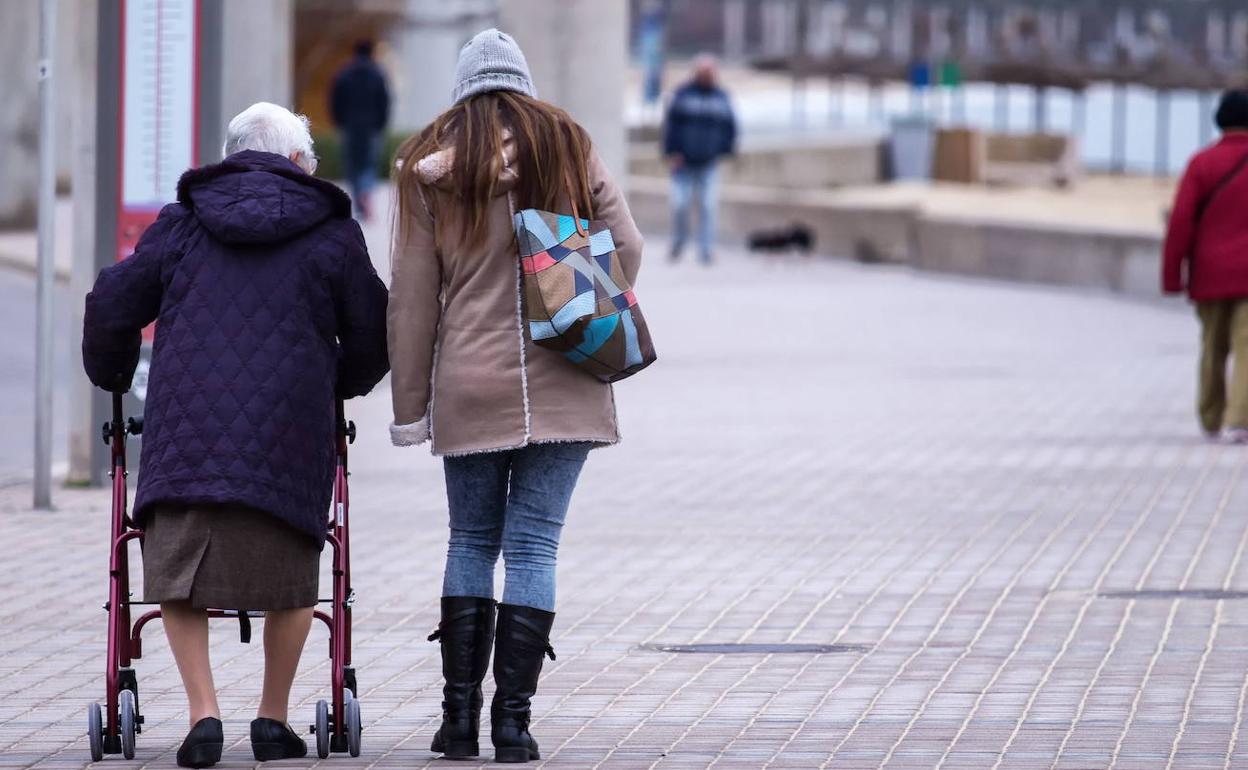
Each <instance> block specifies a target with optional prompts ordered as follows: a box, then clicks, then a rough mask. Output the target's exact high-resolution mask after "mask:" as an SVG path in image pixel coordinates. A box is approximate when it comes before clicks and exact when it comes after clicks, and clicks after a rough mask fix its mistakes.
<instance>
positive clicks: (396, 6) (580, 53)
mask: <svg viewBox="0 0 1248 770" xmlns="http://www.w3.org/2000/svg"><path fill="white" fill-rule="evenodd" d="M118 1H119V0H78V1H77V2H73V3H61V4H60V14H59V17H58V27H59V29H58V44H59V45H58V48H59V52H58V55H57V61H56V72H57V76H58V80H57V86H58V89H59V90H58V101H59V103H60V105H61V106H60V108H59V111H60V114H61V115H62V117H63V119H62V120H61V121H59V125H61V126H62V129H61V131H60V132H59V137H58V142H59V147H60V151H59V152H58V156H59V157H58V161H59V166H60V169H61V177H62V181H63V183H64V185H68V184H69V183H71V181H72V178H73V177H76V176H80V174H79V173H78V171H79V170H80V169H78V170H76V169H75V167H76V166H80V164H81V163H82V161H83V158H84V154H83V153H84V149H83V144H84V143H86V144H88V145H89V144H90V141H89V137H90V135H91V134H92V133H93V127H92V126H93V112H94V105H93V104H84V103H82V102H81V98H82V96H83V95H84V94H90V93H93V91H92V90H91V89H90V88H89V87H88V88H86V89H85V90H84V88H83V87H82V84H84V83H87V81H91V80H93V79H94V78H95V67H94V59H93V57H94V53H93V52H94V50H95V45H94V37H95V34H96V31H95V30H96V27H95V17H96V12H97V9H98V8H99V6H100V3H109V2H111V3H116V2H118ZM159 1H160V0H157V2H159ZM215 1H216V0H213V2H215ZM627 9H628V6H627V0H559V1H558V2H556V1H555V0H264V2H243V1H242V0H238V1H237V2H233V1H231V2H221V3H220V10H221V15H222V17H223V22H222V23H223V27H224V44H223V51H222V54H223V55H222V56H221V57H220V58H221V63H220V67H221V72H220V74H219V76H220V79H221V89H220V91H221V94H220V102H221V103H220V104H219V105H217V104H214V105H210V108H211V110H212V111H213V112H216V113H219V114H220V115H221V116H224V117H225V118H228V116H230V115H233V114H235V113H237V112H238V111H239V110H241V109H242V108H243V107H245V106H247V105H248V104H251V103H253V102H256V101H260V100H265V101H272V102H276V103H278V104H286V105H292V106H295V107H296V108H297V109H299V110H301V111H303V112H305V113H306V114H308V115H309V117H310V118H311V119H312V121H313V125H314V128H315V129H317V130H319V131H327V130H331V126H330V125H329V120H328V114H327V112H328V111H327V108H326V93H327V91H328V86H329V82H330V81H331V79H332V77H333V73H334V72H335V71H336V70H337V68H338V67H339V66H341V65H342V63H343V62H344V61H346V59H347V58H349V57H350V55H351V48H352V46H353V44H354V43H355V42H356V41H358V40H360V39H361V38H369V39H372V40H375V41H377V42H378V43H379V57H380V58H381V61H382V64H383V66H384V67H385V68H386V70H387V71H388V73H389V74H390V77H391V81H392V84H393V91H394V119H393V123H392V129H393V131H394V132H396V133H398V134H404V133H411V132H413V131H416V130H419V129H420V128H421V127H423V126H424V125H425V124H426V123H427V122H428V121H429V120H430V119H431V118H432V117H434V116H435V115H437V114H438V113H439V112H440V111H441V110H443V109H445V108H446V107H447V106H449V103H450V93H451V89H452V86H453V80H454V72H455V59H456V56H457V54H458V52H459V48H460V47H461V46H462V45H463V44H464V43H465V42H466V41H467V40H468V39H469V38H470V37H471V36H472V35H473V34H475V33H476V32H479V31H480V30H482V29H484V28H487V27H489V26H492V25H498V26H501V27H504V28H506V29H508V30H509V31H510V32H512V33H513V34H514V35H515V36H516V38H517V39H518V40H519V41H520V43H521V45H522V46H523V47H524V48H525V50H526V52H527V53H528V56H529V58H530V61H531V64H532V66H533V71H534V77H535V79H536V81H537V85H538V89H539V91H540V92H541V94H542V96H543V97H544V98H546V99H548V100H550V101H553V102H555V103H557V104H560V105H561V106H564V107H566V108H568V109H569V110H570V111H571V112H572V113H573V114H574V115H575V116H576V117H577V118H578V119H579V120H581V121H582V122H583V123H585V124H586V125H587V127H588V128H589V129H590V131H591V133H592V134H593V135H594V138H595V141H596V142H597V143H598V145H599V150H600V151H601V152H602V154H603V156H604V157H605V158H606V159H607V161H608V163H609V165H611V166H612V167H613V168H616V169H617V170H619V171H621V172H622V171H623V168H624V129H623V106H622V104H621V95H622V93H623V88H624V81H625V74H626V70H627V58H626V57H627V51H628V42H627V34H628V10H627ZM38 25H39V4H38V3H36V2H24V1H18V0H13V1H12V2H3V3H0V72H3V73H4V76H3V77H0V97H3V99H4V103H5V105H6V109H5V110H4V112H3V114H0V168H3V169H4V170H5V174H4V179H2V180H0V228H29V227H32V226H33V223H34V215H35V208H34V205H35V204H34V201H35V182H36V177H35V173H36V162H37V157H38V152H37V144H38V82H37V79H36V75H35V73H36V66H37V62H36V58H37V50H36V45H37V41H38V38H39V35H38ZM88 85H89V83H88ZM75 137H80V138H81V140H82V141H79V140H78V139H76V138H75ZM88 149H89V148H88ZM86 156H87V157H89V152H87V155H86ZM203 160H205V161H207V160H211V158H204V159H203ZM71 172H72V173H71Z"/></svg>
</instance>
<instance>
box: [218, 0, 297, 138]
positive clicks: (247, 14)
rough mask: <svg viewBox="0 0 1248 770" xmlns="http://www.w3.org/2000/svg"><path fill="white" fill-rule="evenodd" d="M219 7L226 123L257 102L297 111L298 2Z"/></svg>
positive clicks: (270, 1) (278, 0) (280, 0)
mask: <svg viewBox="0 0 1248 770" xmlns="http://www.w3.org/2000/svg"><path fill="white" fill-rule="evenodd" d="M221 6H222V10H223V13H224V18H223V28H224V29H223V34H224V39H225V45H224V46H222V48H223V57H222V59H223V61H222V63H221V66H222V73H221V75H222V82H221V102H222V104H221V114H222V115H223V116H224V119H225V120H226V121H228V120H229V119H230V118H232V117H233V116H235V115H237V114H238V113H240V112H242V111H243V110H244V109H246V108H247V107H249V106H251V105H252V104H255V103H256V102H273V103H274V104H280V105H282V106H283V107H292V108H293V107H294V67H295V59H294V33H295V14H294V0H264V2H258V3H253V2H236V0H229V2H223V3H222V4H221ZM202 160H203V161H204V162H209V161H212V160H215V159H214V158H203V159H202Z"/></svg>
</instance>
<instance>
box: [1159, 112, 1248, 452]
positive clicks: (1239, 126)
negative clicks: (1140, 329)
mask: <svg viewBox="0 0 1248 770" xmlns="http://www.w3.org/2000/svg"><path fill="white" fill-rule="evenodd" d="M1216 122H1217V125H1218V127H1219V128H1220V129H1221V130H1222V137H1221V138H1220V139H1219V140H1218V141H1217V142H1216V143H1214V144H1213V145H1211V146H1210V147H1208V148H1206V149H1204V150H1202V151H1201V152H1199V153H1197V154H1196V156H1195V157H1194V158H1192V160H1191V162H1190V163H1189V164H1188V167H1187V171H1186V172H1185V173H1184V174H1183V180H1182V182H1181V183H1180V184H1179V190H1178V194H1177V196H1176V198H1175V202H1174V208H1173V210H1172V212H1171V214H1170V226H1169V229H1168V231H1167V233H1166V244H1165V258H1164V262H1163V268H1162V288H1163V289H1164V291H1165V292H1166V293H1167V294H1177V293H1179V292H1181V291H1183V290H1184V289H1186V290H1187V293H1188V296H1190V297H1191V299H1192V301H1193V302H1194V303H1195V304H1196V313H1197V316H1198V317H1199V318H1200V325H1201V357H1200V387H1199V403H1198V411H1199V414H1200V423H1201V426H1202V427H1203V428H1204V429H1205V432H1206V433H1207V434H1208V435H1209V436H1210V437H1211V438H1216V437H1217V436H1219V435H1220V434H1222V432H1223V429H1224V428H1225V437H1226V439H1227V440H1229V441H1231V442H1233V443H1237V444H1248V216H1245V215H1244V209H1245V207H1246V206H1248V91H1243V90H1235V91H1228V92H1227V93H1226V94H1224V95H1223V97H1222V100H1221V103H1220V104H1219V106H1218V112H1217V116H1216ZM1228 356H1230V357H1233V359H1234V362H1233V366H1232V375H1231V379H1230V385H1229V387H1228V385H1227V381H1226V368H1227V358H1228Z"/></svg>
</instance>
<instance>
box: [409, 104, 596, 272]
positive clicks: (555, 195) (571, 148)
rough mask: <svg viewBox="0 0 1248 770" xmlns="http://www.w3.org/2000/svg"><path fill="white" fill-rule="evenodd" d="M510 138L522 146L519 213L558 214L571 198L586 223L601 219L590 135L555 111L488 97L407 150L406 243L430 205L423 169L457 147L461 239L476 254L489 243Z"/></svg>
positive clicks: (443, 118) (429, 129)
mask: <svg viewBox="0 0 1248 770" xmlns="http://www.w3.org/2000/svg"><path fill="white" fill-rule="evenodd" d="M504 131H509V132H510V134H511V141H512V142H514V147H515V161H514V163H513V164H512V168H513V169H514V170H515V171H516V173H517V176H518V180H517V184H516V189H515V195H516V199H517V205H518V207H519V208H530V207H532V208H540V209H545V210H547V211H556V210H557V209H558V205H559V201H560V200H561V199H562V198H564V196H568V197H570V198H571V200H572V201H574V203H575V205H576V207H577V209H578V211H577V213H579V214H580V215H581V217H584V218H591V219H592V218H593V216H594V214H593V200H592V196H591V194H590V183H589V173H588V159H589V151H590V139H589V134H587V133H586V132H585V129H583V128H581V126H580V125H579V124H578V123H577V122H576V121H575V120H573V119H572V116H571V115H569V114H568V113H567V112H565V111H564V110H561V109H559V108H558V107H555V106H554V105H551V104H547V103H546V102H542V101H539V100H537V99H534V98H532V97H529V96H526V95H524V94H520V93H516V92H514V91H488V92H486V93H481V94H477V95H476V96H471V97H469V98H467V99H465V100H464V101H462V102H459V103H458V104H456V105H455V106H453V107H451V108H450V109H449V110H447V111H446V112H444V113H442V114H441V115H439V116H438V117H437V118H436V119H434V121H433V122H432V123H430V124H429V125H428V126H426V127H425V129H424V130H423V131H421V132H420V133H419V134H417V135H415V136H413V137H411V138H410V139H408V140H407V141H406V142H404V143H403V144H402V146H400V147H399V150H398V153H397V155H396V164H395V167H394V168H395V171H394V180H395V184H396V186H397V187H398V190H399V208H398V212H397V213H398V217H399V223H400V227H399V234H400V238H401V239H406V227H407V223H408V222H409V221H410V217H411V215H412V213H413V212H415V211H417V210H418V208H417V207H420V206H422V205H423V204H422V203H421V201H420V198H419V197H418V196H420V195H421V194H423V193H424V192H426V191H424V190H422V189H420V187H423V185H424V182H423V181H422V180H421V179H420V175H419V174H418V173H417V169H416V164H417V163H419V162H420V160H421V159H422V158H425V157H427V156H429V155H432V154H433V153H435V152H438V151H440V150H444V149H447V148H449V147H453V148H454V150H455V161H454V165H453V167H452V169H451V177H452V181H453V188H452V189H453V191H454V195H455V198H456V199H457V203H456V205H457V206H459V207H462V209H461V212H460V213H461V216H460V218H459V221H460V223H461V228H462V230H461V233H460V235H461V240H462V241H463V243H464V244H465V245H467V246H469V247H472V246H476V245H479V244H481V243H482V241H483V240H484V239H485V235H486V230H487V227H488V222H487V219H488V215H489V210H490V204H491V203H492V202H493V200H494V198H495V197H496V195H497V188H498V181H499V175H500V173H501V172H502V165H503V144H504ZM424 197H425V200H430V198H431V196H429V195H425V196H424ZM561 213H571V212H561ZM400 242H402V241H400Z"/></svg>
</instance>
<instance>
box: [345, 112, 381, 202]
mask: <svg viewBox="0 0 1248 770" xmlns="http://www.w3.org/2000/svg"><path fill="white" fill-rule="evenodd" d="M381 149H382V137H381V135H380V134H373V133H368V132H363V131H344V132H342V165H343V172H344V173H345V174H346V177H347V186H348V187H350V188H351V197H352V200H353V201H354V203H355V211H356V213H357V214H365V213H367V212H365V211H364V206H363V201H365V200H366V199H367V198H368V195H369V193H371V192H372V191H373V188H374V187H376V186H377V159H378V157H379V156H380V155H381Z"/></svg>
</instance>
